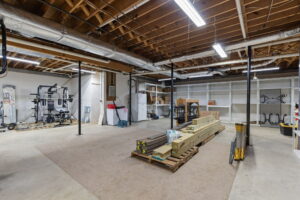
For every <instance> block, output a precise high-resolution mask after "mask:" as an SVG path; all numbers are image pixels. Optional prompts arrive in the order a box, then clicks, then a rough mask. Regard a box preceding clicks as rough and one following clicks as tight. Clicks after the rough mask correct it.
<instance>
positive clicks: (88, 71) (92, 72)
mask: <svg viewBox="0 0 300 200" xmlns="http://www.w3.org/2000/svg"><path fill="white" fill-rule="evenodd" d="M72 70H73V71H79V70H78V69H77V68H72ZM80 71H81V72H86V73H90V74H96V72H94V71H90V70H85V69H81V70H80Z"/></svg>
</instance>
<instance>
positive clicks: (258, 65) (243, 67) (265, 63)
mask: <svg viewBox="0 0 300 200" xmlns="http://www.w3.org/2000/svg"><path fill="white" fill-rule="evenodd" d="M275 60H276V59H272V60H269V61H265V62H263V63H261V64H257V65H252V69H255V68H258V67H264V66H266V65H269V64H271V63H273V62H275ZM246 68H247V65H241V66H236V67H227V68H225V69H219V71H220V72H227V71H231V70H239V69H246ZM208 73H209V71H204V72H193V73H187V74H184V75H185V76H187V77H189V76H197V75H207V74H208Z"/></svg>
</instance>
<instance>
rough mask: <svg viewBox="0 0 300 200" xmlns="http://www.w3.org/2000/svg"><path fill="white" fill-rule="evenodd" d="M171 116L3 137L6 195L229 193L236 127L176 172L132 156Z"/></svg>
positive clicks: (1, 182)
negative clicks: (231, 148) (138, 143)
mask: <svg viewBox="0 0 300 200" xmlns="http://www.w3.org/2000/svg"><path fill="white" fill-rule="evenodd" d="M168 122H169V121H164V120H159V121H155V122H154V121H152V122H143V123H140V124H139V125H135V126H134V127H131V128H125V129H121V128H116V127H102V128H99V126H97V125H87V126H84V129H83V132H84V135H83V136H81V137H79V136H76V131H77V129H76V127H64V128H56V129H48V130H38V131H31V132H23V133H20V134H18V133H16V134H10V135H4V136H1V137H2V140H0V157H1V158H4V163H5V164H4V165H2V164H1V166H0V174H1V175H2V176H3V175H7V177H6V176H5V177H4V178H0V188H1V189H0V196H2V197H4V199H9V200H10V199H23V200H26V199H30V200H34V199H72V200H73V199H80V200H82V199H105V200H110V199H112V200H118V199H122V200H125V199H130V200H132V199H143V200H147V199H149V200H150V199H172V200H176V199H189V200H193V199H197V200H198V199H214V200H218V199H227V198H228V196H229V193H230V190H231V187H232V184H233V181H234V178H235V174H236V168H235V167H232V166H230V165H228V152H229V144H230V140H231V139H232V137H233V134H232V133H231V131H225V132H223V133H222V134H219V135H218V136H217V137H216V138H214V139H213V140H211V141H210V142H209V143H208V144H206V145H204V146H203V147H201V148H200V149H199V153H198V154H197V155H195V156H194V157H193V158H192V159H191V160H190V161H189V162H188V163H186V164H185V165H184V166H183V167H182V168H180V169H179V170H178V171H177V172H176V173H171V172H170V171H167V170H165V169H162V168H159V167H157V166H153V165H150V164H148V163H145V162H142V161H140V160H137V159H135V158H131V157H130V152H131V151H132V150H133V148H134V146H135V140H136V139H138V138H143V137H145V136H148V135H153V134H156V133H158V130H160V129H161V130H163V129H164V128H166V127H167V126H168ZM152 129H153V130H155V131H153V130H152ZM4 143H5V144H6V146H5V147H4ZM1 163H2V162H1ZM20 179H22V180H20ZM25 191H27V193H25ZM24 194H26V195H24Z"/></svg>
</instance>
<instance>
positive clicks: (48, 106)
mask: <svg viewBox="0 0 300 200" xmlns="http://www.w3.org/2000/svg"><path fill="white" fill-rule="evenodd" d="M30 95H34V96H35V98H34V99H33V101H32V102H33V103H34V108H33V110H34V118H35V122H36V123H38V122H43V123H54V122H59V125H66V124H64V123H65V122H66V121H69V122H70V123H72V119H71V114H70V107H69V104H70V102H72V101H73V95H69V91H68V88H67V87H61V86H58V85H57V84H54V85H39V86H38V88H37V93H36V94H30Z"/></svg>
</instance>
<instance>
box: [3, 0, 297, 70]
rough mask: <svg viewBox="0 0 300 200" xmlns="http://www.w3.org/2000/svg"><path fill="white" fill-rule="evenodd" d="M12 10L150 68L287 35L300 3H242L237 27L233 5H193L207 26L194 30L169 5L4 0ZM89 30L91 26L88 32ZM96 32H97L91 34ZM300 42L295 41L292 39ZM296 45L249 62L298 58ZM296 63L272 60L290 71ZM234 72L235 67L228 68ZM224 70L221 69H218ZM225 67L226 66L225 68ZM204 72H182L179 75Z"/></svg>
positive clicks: (198, 1)
mask: <svg viewBox="0 0 300 200" xmlns="http://www.w3.org/2000/svg"><path fill="white" fill-rule="evenodd" d="M4 2H6V3H9V4H10V5H13V6H15V7H17V8H20V9H22V10H26V11H28V12H30V13H33V14H35V15H38V16H40V17H43V18H46V19H49V20H52V21H54V22H57V23H59V24H62V25H64V26H65V27H67V28H70V29H73V30H76V31H79V32H80V33H83V34H85V35H88V36H91V37H93V38H95V39H98V40H101V41H105V42H108V43H110V44H112V45H116V46H117V47H119V48H121V49H123V50H127V51H129V52H132V53H135V54H137V55H139V56H142V57H144V58H145V59H147V60H150V61H152V62H159V61H164V60H166V59H170V58H176V57H180V56H184V55H190V54H194V53H199V52H204V51H208V50H212V44H214V43H215V42H219V43H221V44H222V45H223V46H225V47H226V46H227V45H232V44H236V43H239V42H243V41H244V40H251V39H254V38H258V37H263V36H267V35H270V34H276V33H278V32H280V31H286V30H290V29H293V28H296V27H299V25H300V0H241V1H240V2H241V12H242V13H243V15H242V21H243V24H244V29H245V36H246V38H243V33H242V29H241V19H240V18H239V16H238V9H237V8H238V7H237V5H236V1H235V0H195V1H191V2H194V6H195V7H196V9H197V10H198V11H199V13H200V15H201V16H202V17H203V18H204V20H205V22H206V25H205V26H203V27H199V28H198V27H196V26H195V25H194V24H193V23H192V22H191V21H190V20H189V19H188V17H187V16H186V15H185V13H184V12H183V11H182V10H181V9H180V8H179V7H178V6H177V5H176V3H175V2H174V0H150V1H149V0H126V1H120V0H4ZM92 25H93V26H92ZM95 26H97V27H98V28H95ZM297 37H298V38H299V35H298V36H296V38H297ZM299 48H300V43H299V41H292V42H287V43H282V44H277V45H266V46H264V47H261V48H257V49H254V50H253V54H254V57H266V56H273V55H282V54H288V53H297V52H299ZM246 57H247V54H246V52H245V50H241V51H238V52H229V59H228V60H236V59H243V58H246ZM220 61H222V60H221V59H220V58H219V57H218V56H217V55H215V56H209V57H204V58H198V59H197V58H196V59H190V60H186V61H182V62H178V63H175V65H176V67H177V68H180V67H189V66H198V65H203V64H207V63H215V62H220ZM297 61H298V58H297V57H295V56H294V57H290V58H283V59H278V60H276V62H275V64H276V65H282V67H284V68H291V67H295V66H296V65H295V63H297ZM231 66H234V65H231ZM221 67H225V66H221ZM226 67H230V66H226ZM204 70H207V69H205V68H204V69H193V70H185V71H181V72H180V73H191V72H199V71H204Z"/></svg>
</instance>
